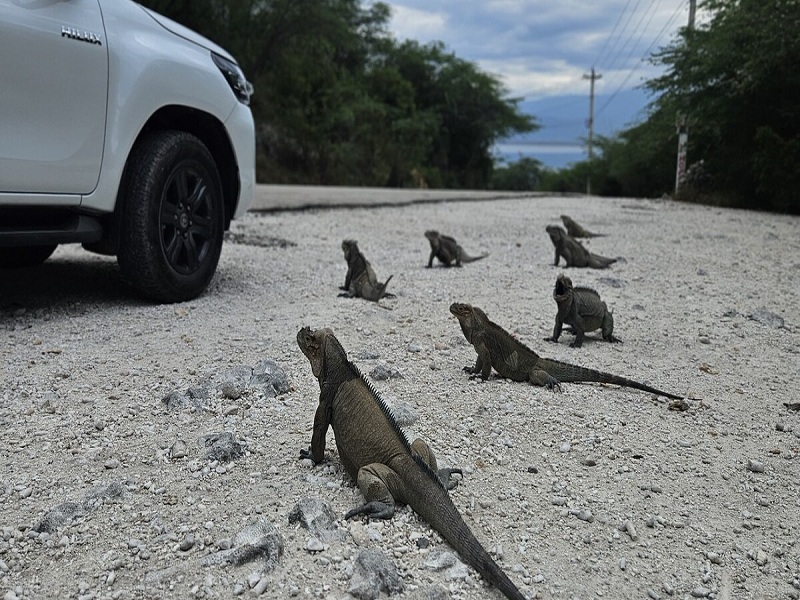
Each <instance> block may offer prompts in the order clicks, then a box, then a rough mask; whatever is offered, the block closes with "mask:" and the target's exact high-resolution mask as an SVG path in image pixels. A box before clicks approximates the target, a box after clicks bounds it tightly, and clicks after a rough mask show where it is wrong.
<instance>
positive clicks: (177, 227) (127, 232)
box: [117, 131, 225, 302]
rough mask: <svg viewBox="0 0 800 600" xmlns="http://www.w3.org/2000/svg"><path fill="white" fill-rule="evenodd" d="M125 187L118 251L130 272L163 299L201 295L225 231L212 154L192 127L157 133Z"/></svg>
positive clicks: (134, 156) (138, 154) (139, 148)
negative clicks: (191, 133)
mask: <svg viewBox="0 0 800 600" xmlns="http://www.w3.org/2000/svg"><path fill="white" fill-rule="evenodd" d="M123 186H124V188H123V190H122V195H121V196H122V201H123V202H124V205H123V226H122V232H121V234H122V235H121V240H120V241H121V243H120V247H119V253H118V255H117V260H118V262H119V265H120V269H121V270H122V273H123V275H124V276H125V277H126V278H127V279H128V280H130V281H131V283H132V284H133V285H134V287H135V288H136V289H137V290H138V291H139V292H140V293H141V294H142V295H143V296H145V297H147V298H149V299H151V300H155V301H158V302H181V301H184V300H191V299H192V298H195V297H197V296H198V295H200V294H201V293H202V292H203V290H205V289H206V287H207V286H208V284H209V282H210V281H211V278H212V277H213V276H214V272H215V271H216V268H217V263H218V262H219V257H220V253H221V251H222V237H223V233H224V232H223V229H224V219H225V213H224V204H223V198H222V186H221V183H220V178H219V172H218V171H217V167H216V164H215V163H214V159H213V158H212V156H211V153H210V152H209V151H208V149H207V148H206V147H205V145H204V144H203V143H202V142H201V141H200V140H199V139H198V138H196V137H195V136H193V135H190V134H188V133H185V132H180V131H159V132H155V133H151V134H149V135H148V136H147V137H145V138H144V139H143V140H141V141H140V142H138V143H137V145H136V147H135V148H134V150H133V152H132V153H131V156H130V158H129V162H128V166H127V168H126V175H125V177H124V181H123Z"/></svg>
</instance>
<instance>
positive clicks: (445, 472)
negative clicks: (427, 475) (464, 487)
mask: <svg viewBox="0 0 800 600" xmlns="http://www.w3.org/2000/svg"><path fill="white" fill-rule="evenodd" d="M454 474H455V475H463V474H464V472H463V471H462V470H461V469H458V468H453V469H439V479H441V480H442V483H443V484H444V487H446V488H447V489H448V490H453V489H455V488H456V487H457V486H458V479H453V475H454Z"/></svg>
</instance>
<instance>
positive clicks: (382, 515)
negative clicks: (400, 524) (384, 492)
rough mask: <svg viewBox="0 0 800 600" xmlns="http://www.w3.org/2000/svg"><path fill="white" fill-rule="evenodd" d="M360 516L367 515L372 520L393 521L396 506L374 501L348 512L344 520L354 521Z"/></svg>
mask: <svg viewBox="0 0 800 600" xmlns="http://www.w3.org/2000/svg"><path fill="white" fill-rule="evenodd" d="M358 515H367V518H370V519H391V518H392V517H393V516H394V506H392V505H390V504H386V503H384V502H378V501H377V500H373V501H372V502H367V503H366V504H363V505H362V506H358V507H356V508H354V509H352V510H350V511H348V513H347V514H346V515H345V516H344V518H345V519H352V518H353V517H356V516H358Z"/></svg>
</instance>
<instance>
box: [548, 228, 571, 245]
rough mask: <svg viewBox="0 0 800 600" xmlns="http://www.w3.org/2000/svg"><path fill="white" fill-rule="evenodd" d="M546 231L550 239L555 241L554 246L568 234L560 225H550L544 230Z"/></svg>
mask: <svg viewBox="0 0 800 600" xmlns="http://www.w3.org/2000/svg"><path fill="white" fill-rule="evenodd" d="M544 230H545V231H546V232H547V235H549V236H550V239H551V240H553V243H554V244H555V243H556V242H558V241H559V240H560V239H561V238H562V237H563V236H564V235H566V233H567V232H566V231H564V229H563V228H561V227H559V226H558V225H548V226H547V227H545V228H544Z"/></svg>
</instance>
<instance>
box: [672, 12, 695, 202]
mask: <svg viewBox="0 0 800 600" xmlns="http://www.w3.org/2000/svg"><path fill="white" fill-rule="evenodd" d="M696 12H697V0H689V24H688V25H687V26H686V29H687V31H694V15H695V13H696ZM675 126H676V127H677V129H678V163H677V165H676V167H675V195H677V194H678V188H680V185H681V180H682V179H683V177H684V175H686V152H687V149H688V147H689V118H688V117H687V116H686V115H685V114H683V113H678V116H677V117H676V119H675Z"/></svg>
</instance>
